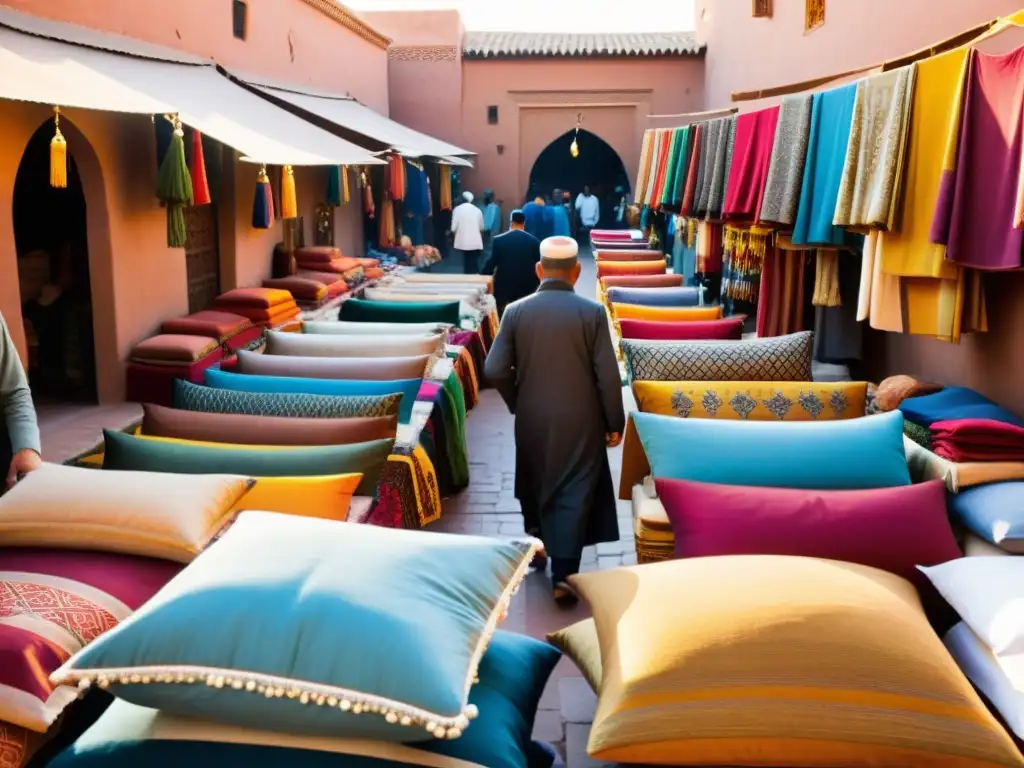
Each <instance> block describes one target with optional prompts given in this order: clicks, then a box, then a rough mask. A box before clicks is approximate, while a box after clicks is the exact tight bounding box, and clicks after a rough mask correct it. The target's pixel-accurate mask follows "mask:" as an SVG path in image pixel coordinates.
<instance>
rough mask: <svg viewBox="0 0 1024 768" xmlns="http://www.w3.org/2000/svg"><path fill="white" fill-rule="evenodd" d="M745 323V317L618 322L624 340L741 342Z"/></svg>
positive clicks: (624, 320)
mask: <svg viewBox="0 0 1024 768" xmlns="http://www.w3.org/2000/svg"><path fill="white" fill-rule="evenodd" d="M744 320H746V316H745V315H733V316H732V317H726V318H723V319H721V320H694V321H683V320H680V321H678V322H661V321H658V320H626V319H623V320H619V332H620V333H621V334H622V338H624V339H643V340H645V341H707V340H710V339H714V340H724V341H739V340H740V339H741V338H743V321H744Z"/></svg>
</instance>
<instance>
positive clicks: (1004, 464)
mask: <svg viewBox="0 0 1024 768" xmlns="http://www.w3.org/2000/svg"><path fill="white" fill-rule="evenodd" d="M903 443H904V446H905V448H906V452H907V465H908V466H909V467H910V474H911V476H912V477H913V478H914V482H917V483H919V482H922V481H924V480H934V479H939V480H942V481H943V482H944V483H945V484H946V488H947V489H948V490H949V492H950V493H958V492H960V491H962V490H963V489H964V488H972V487H974V486H978V485H985V484H987V483H999V482H1005V481H1007V480H1024V461H965V462H952V461H947V460H946V459H944V458H942V457H941V456H936V455H935V454H934V453H932V452H931V451H929V450H928V449H927V448H923V447H921V446H920V445H918V444H917V443H915V442H914V441H913V440H912V439H911V438H909V437H905V438H904V440H903Z"/></svg>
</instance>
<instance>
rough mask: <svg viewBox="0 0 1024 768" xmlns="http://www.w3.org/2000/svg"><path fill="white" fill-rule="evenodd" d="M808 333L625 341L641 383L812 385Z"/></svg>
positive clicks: (629, 363)
mask: <svg viewBox="0 0 1024 768" xmlns="http://www.w3.org/2000/svg"><path fill="white" fill-rule="evenodd" d="M813 342H814V334H813V333H811V332H810V331H806V332H803V333H793V334H790V335H789V336H777V337H774V338H768V339H750V340H746V341H636V340H629V339H623V340H622V355H623V357H624V358H625V361H626V369H627V370H628V371H629V373H630V376H631V378H633V379H636V380H638V381H810V380H811V379H812V378H813V377H812V375H811V352H812V348H813Z"/></svg>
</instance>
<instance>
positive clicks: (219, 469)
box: [103, 429, 395, 505]
mask: <svg viewBox="0 0 1024 768" xmlns="http://www.w3.org/2000/svg"><path fill="white" fill-rule="evenodd" d="M103 443H104V449H103V468H104V469H120V470H133V471H136V472H178V473H181V474H184V475H205V474H211V473H220V474H244V475H246V476H248V477H310V476H314V475H340V474H352V473H356V472H358V473H361V474H362V475H363V479H362V481H361V482H360V483H359V488H358V491H357V493H358V494H359V495H360V496H373V495H375V493H376V490H377V483H378V482H379V480H380V473H381V470H382V469H383V468H384V463H385V462H386V461H387V460H388V456H389V455H390V454H391V451H392V448H393V447H394V444H395V441H394V440H373V441H371V442H366V443H353V444H352V445H324V446H314V447H310V448H295V447H290V446H285V447H281V446H276V445H273V446H255V445H249V446H236V445H230V444H225V443H193V442H189V441H188V440H174V439H172V438H166V437H145V436H138V437H136V436H135V435H126V434H125V433H124V432H112V431H110V430H109V429H105V430H103ZM243 467H247V468H248V469H246V470H244V471H240V470H241V469H242V468H243ZM234 501H237V499H235V500H234ZM234 501H233V502H232V505H233V504H234Z"/></svg>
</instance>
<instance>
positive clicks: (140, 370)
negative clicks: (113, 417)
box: [125, 348, 224, 406]
mask: <svg viewBox="0 0 1024 768" xmlns="http://www.w3.org/2000/svg"><path fill="white" fill-rule="evenodd" d="M223 359H224V350H223V348H217V349H216V350H214V351H213V352H211V353H210V354H209V355H207V356H206V357H204V358H203V359H202V360H197V361H196V362H194V363H190V364H188V365H185V364H179V365H171V364H166V363H165V364H160V365H149V364H144V363H128V365H127V366H126V368H125V400H127V401H128V402H132V403H156V404H157V405H167V406H169V405H171V404H172V402H173V401H174V392H175V387H177V386H178V383H179V382H186V383H191V384H202V382H203V377H204V376H205V375H206V371H207V369H209V368H211V367H212V366H214V365H216V364H217V363H219V362H221V361H222V360H223Z"/></svg>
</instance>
